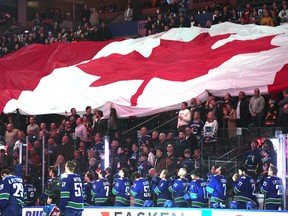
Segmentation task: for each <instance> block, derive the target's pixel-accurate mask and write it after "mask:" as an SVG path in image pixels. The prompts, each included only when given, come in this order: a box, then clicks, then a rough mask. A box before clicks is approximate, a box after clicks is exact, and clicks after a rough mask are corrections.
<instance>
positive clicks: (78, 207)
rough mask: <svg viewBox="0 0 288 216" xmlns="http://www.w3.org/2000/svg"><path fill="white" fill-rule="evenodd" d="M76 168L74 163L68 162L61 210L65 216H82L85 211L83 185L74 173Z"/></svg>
mask: <svg viewBox="0 0 288 216" xmlns="http://www.w3.org/2000/svg"><path fill="white" fill-rule="evenodd" d="M75 167H76V165H75V163H74V162H72V161H68V162H67V163H66V164H65V173H64V174H63V175H62V178H61V182H62V183H61V196H60V202H59V209H60V210H61V211H62V213H64V215H65V216H81V215H82V211H83V209H84V198H83V184H82V180H81V177H80V176H79V175H77V174H75V173H74V170H75Z"/></svg>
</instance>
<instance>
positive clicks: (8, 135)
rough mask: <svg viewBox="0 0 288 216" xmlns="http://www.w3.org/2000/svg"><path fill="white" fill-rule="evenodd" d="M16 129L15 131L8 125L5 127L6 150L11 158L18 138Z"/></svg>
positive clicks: (11, 125)
mask: <svg viewBox="0 0 288 216" xmlns="http://www.w3.org/2000/svg"><path fill="white" fill-rule="evenodd" d="M18 132H19V130H18V129H15V128H14V126H13V124H8V125H7V126H6V132H5V135H4V139H5V143H6V149H7V153H8V155H9V156H12V153H13V148H14V144H15V142H16V141H17V138H18Z"/></svg>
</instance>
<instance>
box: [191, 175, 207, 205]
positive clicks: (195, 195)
mask: <svg viewBox="0 0 288 216" xmlns="http://www.w3.org/2000/svg"><path fill="white" fill-rule="evenodd" d="M191 178H192V181H191V182H190V185H189V190H188V194H189V198H190V200H191V207H192V208H207V207H208V194H207V191H206V186H207V182H206V180H205V179H203V178H200V175H199V173H198V172H192V173H191Z"/></svg>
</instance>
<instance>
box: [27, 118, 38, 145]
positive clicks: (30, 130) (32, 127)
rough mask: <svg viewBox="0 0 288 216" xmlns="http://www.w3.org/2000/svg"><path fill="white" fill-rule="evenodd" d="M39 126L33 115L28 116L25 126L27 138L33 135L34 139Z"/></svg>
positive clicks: (36, 136)
mask: <svg viewBox="0 0 288 216" xmlns="http://www.w3.org/2000/svg"><path fill="white" fill-rule="evenodd" d="M39 131H40V128H39V126H38V125H37V124H36V122H35V117H34V116H31V117H30V118H29V125H28V126H27V135H28V136H29V140H30V139H31V138H32V137H35V138H34V139H38V135H39Z"/></svg>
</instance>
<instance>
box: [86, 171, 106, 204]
mask: <svg viewBox="0 0 288 216" xmlns="http://www.w3.org/2000/svg"><path fill="white" fill-rule="evenodd" d="M97 175H98V177H97ZM105 175H106V173H105V171H101V170H100V171H97V172H96V180H95V181H94V184H93V187H92V192H91V193H92V196H93V198H94V205H95V206H108V205H110V200H109V197H110V195H111V185H110V183H109V182H108V181H107V179H106V178H105V177H104V176H105Z"/></svg>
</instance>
